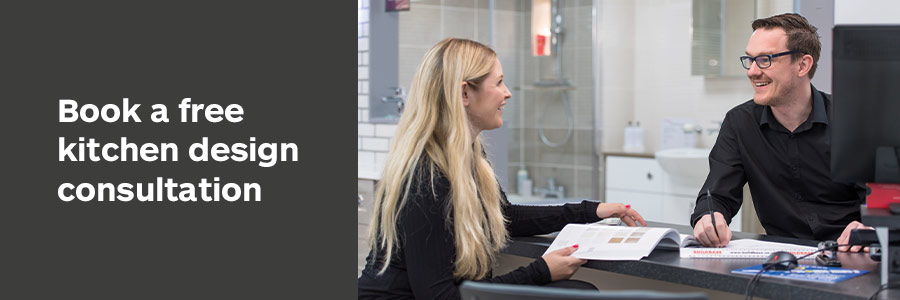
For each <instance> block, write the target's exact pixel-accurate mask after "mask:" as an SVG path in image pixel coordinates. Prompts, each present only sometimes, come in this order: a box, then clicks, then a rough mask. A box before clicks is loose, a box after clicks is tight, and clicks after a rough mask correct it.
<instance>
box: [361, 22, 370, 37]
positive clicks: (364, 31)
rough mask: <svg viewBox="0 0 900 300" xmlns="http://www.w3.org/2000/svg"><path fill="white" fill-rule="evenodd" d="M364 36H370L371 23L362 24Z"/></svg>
mask: <svg viewBox="0 0 900 300" xmlns="http://www.w3.org/2000/svg"><path fill="white" fill-rule="evenodd" d="M362 36H369V23H368V22H366V23H363V24H362Z"/></svg>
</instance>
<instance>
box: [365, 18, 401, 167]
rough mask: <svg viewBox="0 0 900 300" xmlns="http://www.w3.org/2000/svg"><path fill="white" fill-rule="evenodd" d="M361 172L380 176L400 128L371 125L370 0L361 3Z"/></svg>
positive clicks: (390, 125)
mask: <svg viewBox="0 0 900 300" xmlns="http://www.w3.org/2000/svg"><path fill="white" fill-rule="evenodd" d="M357 16H358V17H357V19H358V24H357V66H358V69H357V82H358V89H357V97H358V99H357V104H356V110H357V115H358V116H357V120H356V121H357V128H356V135H357V144H356V145H357V147H356V149H357V173H358V177H359V178H368V179H377V178H378V177H380V173H381V169H382V168H383V166H384V159H385V157H387V151H388V148H390V142H391V140H390V139H391V137H393V136H394V130H395V129H396V128H397V125H393V124H374V123H370V122H369V0H357Z"/></svg>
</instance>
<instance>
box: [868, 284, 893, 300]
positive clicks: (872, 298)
mask: <svg viewBox="0 0 900 300" xmlns="http://www.w3.org/2000/svg"><path fill="white" fill-rule="evenodd" d="M898 287H900V283H897V284H895V285H891V283H890V282H889V283H885V284H882V285H881V286H879V287H878V289H877V290H875V293H873V294H872V296H869V300H875V299H877V298H878V294H881V292H883V291H886V290H889V289H895V288H898Z"/></svg>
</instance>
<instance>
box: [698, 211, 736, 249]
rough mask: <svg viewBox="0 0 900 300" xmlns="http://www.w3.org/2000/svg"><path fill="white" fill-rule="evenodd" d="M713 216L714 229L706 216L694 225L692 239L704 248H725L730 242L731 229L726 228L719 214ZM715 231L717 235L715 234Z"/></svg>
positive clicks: (722, 217)
mask: <svg viewBox="0 0 900 300" xmlns="http://www.w3.org/2000/svg"><path fill="white" fill-rule="evenodd" d="M713 214H714V215H715V216H716V227H713V223H712V219H711V218H710V216H709V215H708V214H707V215H705V216H703V217H702V218H700V220H698V221H697V224H694V238H695V239H697V241H699V242H700V244H701V245H703V246H704V247H725V246H726V245H728V242H730V241H731V228H728V223H727V222H725V217H724V216H722V214H721V213H719V212H715V213H713ZM717 230H718V232H719V234H716V231H717Z"/></svg>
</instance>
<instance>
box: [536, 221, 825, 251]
mask: <svg viewBox="0 0 900 300" xmlns="http://www.w3.org/2000/svg"><path fill="white" fill-rule="evenodd" d="M574 244H578V246H579V247H578V250H577V251H575V253H573V254H572V255H573V256H575V257H578V258H582V259H595V260H640V259H641V258H644V257H647V256H648V255H650V252H652V251H653V249H655V248H657V247H663V248H671V249H680V251H681V257H686V258H766V257H767V256H768V255H769V254H771V253H772V252H776V251H787V252H791V253H792V254H794V255H797V256H800V255H805V254H809V253H812V252H814V251H816V250H817V249H816V248H815V247H807V246H798V245H792V244H784V243H775V242H764V241H758V240H749V239H746V240H733V241H731V242H730V243H728V246H726V247H724V248H704V247H701V246H700V243H699V242H697V241H696V240H695V239H694V237H693V236H690V235H686V234H679V233H678V232H677V231H675V229H672V228H658V227H624V226H604V225H597V224H569V225H566V227H565V228H563V230H562V231H560V232H559V234H558V235H557V236H556V239H554V240H553V243H552V244H551V245H550V247H548V248H547V252H545V254H546V253H549V252H551V251H554V250H557V249H560V248H565V247H569V246H572V245H574Z"/></svg>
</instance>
